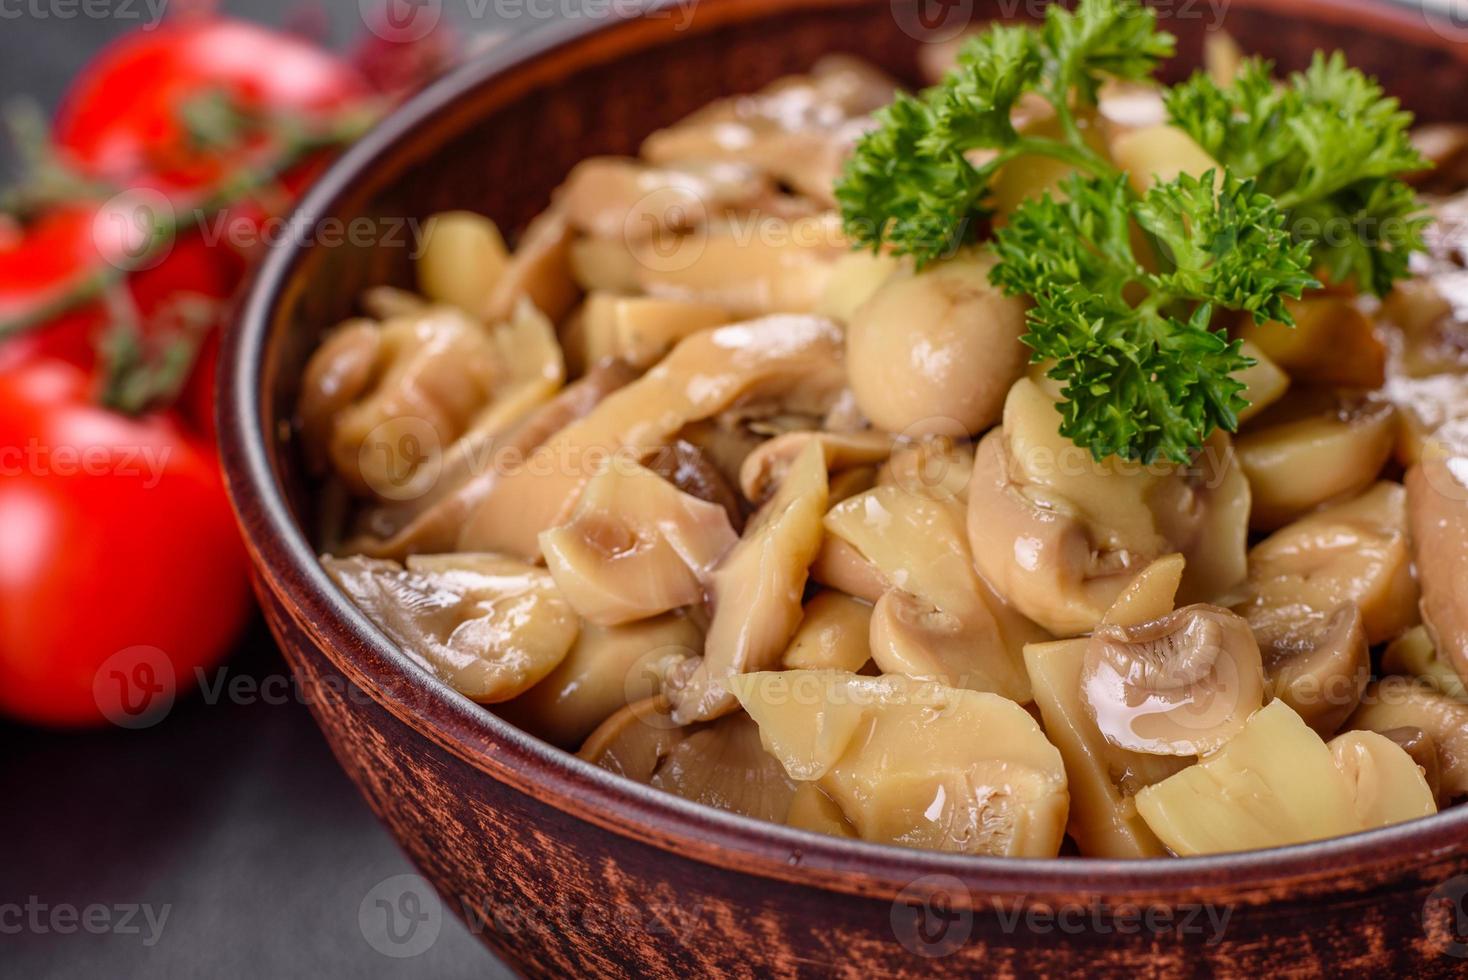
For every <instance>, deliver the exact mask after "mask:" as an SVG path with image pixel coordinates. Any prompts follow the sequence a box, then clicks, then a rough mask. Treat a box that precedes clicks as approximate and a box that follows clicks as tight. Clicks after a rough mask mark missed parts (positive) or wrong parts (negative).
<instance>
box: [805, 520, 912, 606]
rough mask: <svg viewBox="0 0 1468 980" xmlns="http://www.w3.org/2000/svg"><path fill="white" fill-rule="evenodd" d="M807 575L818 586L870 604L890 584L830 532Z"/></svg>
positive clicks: (845, 543)
mask: <svg viewBox="0 0 1468 980" xmlns="http://www.w3.org/2000/svg"><path fill="white" fill-rule="evenodd" d="M847 499H848V500H849V499H850V498H847ZM810 575H811V578H813V579H815V581H817V582H819V583H820V584H821V585H824V586H826V587H828V588H832V589H835V590H837V591H838V592H845V593H847V594H848V595H853V596H856V597H857V598H859V599H862V600H864V601H866V602H869V603H875V602H876V601H877V600H878V599H880V598H882V595H883V594H884V593H885V592H886V591H887V590H888V589H890V588H892V583H890V582H888V581H887V579H886V578H884V577H883V576H882V573H881V572H880V571H879V570H878V569H877V566H875V565H873V564H872V563H871V562H870V561H868V560H867V559H866V558H865V556H863V555H862V553H861V552H860V551H858V550H856V548H854V547H853V546H852V545H850V544H849V543H847V542H846V541H843V540H842V539H841V538H838V537H834V536H832V535H829V534H828V535H826V538H825V540H824V541H822V542H821V550H820V551H819V552H817V553H816V559H815V561H813V562H812V563H811V566H810Z"/></svg>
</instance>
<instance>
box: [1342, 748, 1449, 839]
mask: <svg viewBox="0 0 1468 980" xmlns="http://www.w3.org/2000/svg"><path fill="white" fill-rule="evenodd" d="M1330 754H1331V756H1332V758H1334V760H1335V764H1336V768H1338V769H1339V770H1340V771H1341V773H1342V774H1343V775H1344V776H1345V777H1346V783H1347V785H1349V786H1350V789H1351V799H1352V802H1353V803H1354V804H1355V813H1356V819H1357V821H1358V822H1359V823H1360V824H1361V829H1363V830H1371V829H1373V828H1376V827H1386V826H1390V825H1391V824H1394V823H1403V822H1405V821H1407V820H1415V819H1417V818H1418V817H1430V816H1432V815H1433V814H1434V813H1436V812H1437V802H1436V800H1435V799H1434V798H1433V795H1432V788H1431V787H1430V786H1428V784H1427V777H1426V776H1425V775H1424V773H1423V772H1422V770H1421V769H1420V768H1419V767H1418V765H1417V763H1416V762H1414V761H1413V760H1412V757H1411V756H1410V755H1408V754H1407V752H1406V750H1405V749H1403V748H1402V747H1401V746H1400V745H1398V744H1397V743H1396V742H1393V741H1392V740H1391V739H1389V738H1385V737H1383V736H1381V735H1378V734H1377V733H1376V732H1346V733H1345V734H1344V735H1339V736H1337V737H1335V738H1333V739H1331V740H1330Z"/></svg>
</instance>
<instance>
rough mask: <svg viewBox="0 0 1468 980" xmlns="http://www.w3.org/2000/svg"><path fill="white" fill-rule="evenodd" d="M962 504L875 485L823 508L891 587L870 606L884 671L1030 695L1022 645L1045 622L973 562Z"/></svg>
mask: <svg viewBox="0 0 1468 980" xmlns="http://www.w3.org/2000/svg"><path fill="white" fill-rule="evenodd" d="M963 522H964V515H963V509H962V506H961V505H960V504H958V503H957V502H953V501H948V502H944V501H937V500H933V499H931V498H928V497H922V496H919V495H917V494H912V493H907V492H905V491H903V490H901V489H899V488H897V487H893V486H887V487H875V488H873V489H872V490H869V491H867V492H866V493H863V494H859V495H857V496H855V497H852V498H851V499H849V500H845V501H842V502H841V503H840V504H838V505H836V506H835V507H833V508H832V509H831V512H830V513H829V514H827V515H826V519H825V524H826V531H827V532H828V534H829V535H830V536H832V537H834V538H839V539H841V540H842V541H845V542H846V543H847V544H849V545H851V546H852V547H853V548H854V549H855V550H856V551H857V552H858V554H859V555H861V556H862V557H863V558H865V559H866V560H867V561H868V562H870V563H871V565H872V566H873V567H874V568H875V569H876V571H877V573H878V574H879V575H880V576H881V578H882V580H884V581H885V582H887V583H890V587H889V588H888V589H887V590H886V591H885V592H884V594H882V595H881V597H880V598H879V599H878V600H877V603H876V606H875V608H873V610H872V627H871V643H872V659H873V660H875V661H876V663H877V666H878V667H880V668H881V669H882V670H883V671H884V672H888V673H902V674H908V675H910V676H913V677H928V678H934V679H938V680H941V681H942V682H943V683H944V684H947V685H948V686H951V687H963V688H969V689H972V690H977V691H992V692H994V693H996V694H1002V695H1003V696H1005V697H1008V698H1012V699H1014V700H1015V701H1019V702H1021V703H1024V702H1027V701H1029V700H1030V689H1029V680H1028V678H1027V677H1026V676H1025V671H1024V664H1023V663H1022V659H1021V658H1022V657H1023V650H1024V645H1025V644H1026V643H1029V642H1032V641H1035V640H1038V639H1044V638H1045V636H1044V634H1043V632H1042V631H1041V630H1039V629H1038V628H1037V627H1035V626H1034V624H1032V623H1030V622H1028V621H1027V620H1025V619H1024V618H1023V617H1022V616H1020V615H1019V614H1018V613H1016V612H1015V611H1014V610H1012V609H1009V608H1008V607H1007V606H1006V605H1005V604H1004V603H1003V602H1002V601H1000V600H999V598H998V597H997V596H995V594H994V592H993V591H992V590H991V589H990V588H989V587H988V585H987V583H985V582H984V580H983V579H981V578H980V577H979V575H978V574H977V573H976V572H975V571H974V563H973V557H972V556H971V555H970V554H969V551H968V547H967V542H966V540H965V535H964V527H963Z"/></svg>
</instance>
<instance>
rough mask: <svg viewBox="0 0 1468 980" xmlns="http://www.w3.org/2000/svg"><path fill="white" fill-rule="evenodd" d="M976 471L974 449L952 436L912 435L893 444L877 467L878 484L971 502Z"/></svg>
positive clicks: (940, 498) (943, 498) (941, 498)
mask: <svg viewBox="0 0 1468 980" xmlns="http://www.w3.org/2000/svg"><path fill="white" fill-rule="evenodd" d="M973 473H974V450H973V447H972V446H971V445H969V444H968V443H967V442H959V441H956V440H955V439H953V438H952V437H950V436H946V435H941V436H927V437H925V438H921V439H908V440H904V441H902V442H900V443H898V444H897V445H896V446H894V447H893V448H892V455H891V457H890V458H889V459H888V460H887V462H886V463H884V464H882V468H881V469H880V470H878V471H877V479H876V482H877V485H878V486H884V487H885V486H895V487H899V488H901V489H902V490H905V491H906V492H908V493H916V494H920V495H922V496H925V497H931V498H932V499H934V500H938V501H949V500H952V501H957V502H958V503H961V504H962V503H967V502H968V485H969V481H970V480H971V479H972V478H973Z"/></svg>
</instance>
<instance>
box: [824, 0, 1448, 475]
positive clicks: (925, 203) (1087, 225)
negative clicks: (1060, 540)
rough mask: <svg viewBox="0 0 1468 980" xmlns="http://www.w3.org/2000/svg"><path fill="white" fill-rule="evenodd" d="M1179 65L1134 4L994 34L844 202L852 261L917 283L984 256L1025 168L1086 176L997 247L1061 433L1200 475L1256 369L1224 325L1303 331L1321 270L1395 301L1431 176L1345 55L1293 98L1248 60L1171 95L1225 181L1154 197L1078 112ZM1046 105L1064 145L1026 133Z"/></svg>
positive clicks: (1301, 83)
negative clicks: (888, 260) (1015, 173)
mask: <svg viewBox="0 0 1468 980" xmlns="http://www.w3.org/2000/svg"><path fill="white" fill-rule="evenodd" d="M1173 46H1174V41H1173V38H1172V37H1171V35H1169V34H1166V33H1164V32H1161V31H1159V30H1158V29H1157V22H1156V17H1155V15H1154V14H1153V13H1152V12H1151V11H1150V10H1147V9H1146V8H1144V7H1142V6H1141V5H1140V4H1139V3H1137V2H1136V0H1081V2H1080V4H1079V5H1078V6H1077V8H1076V10H1075V11H1074V12H1069V11H1067V10H1065V9H1064V8H1062V7H1060V6H1059V5H1052V6H1051V7H1049V8H1047V11H1046V19H1045V23H1044V25H1043V26H1042V27H1040V28H1038V29H1035V28H1026V27H1015V26H999V27H994V28H991V29H990V30H989V31H987V32H986V33H985V34H983V35H981V36H979V37H977V38H975V39H974V40H972V41H970V42H969V44H968V45H967V46H966V48H965V49H964V51H963V52H962V53H961V55H960V56H959V60H958V65H957V66H956V68H955V69H954V70H953V72H952V73H951V74H950V75H949V76H948V77H947V78H946V79H945V80H944V81H943V82H942V83H941V84H939V85H937V86H935V87H934V88H931V89H928V90H927V91H925V92H923V93H922V94H921V95H919V96H916V97H913V96H901V97H899V98H898V100H897V101H896V102H894V103H893V104H892V105H891V106H889V107H888V108H887V109H886V110H884V111H883V112H881V113H879V114H878V125H877V127H876V128H875V129H874V130H873V131H871V132H870V133H868V134H867V135H866V136H865V137H864V138H863V139H862V140H861V141H859V143H858V144H857V146H856V148H855V151H854V153H853V155H852V157H851V159H850V160H849V161H848V162H847V166H846V169H845V171H844V173H843V176H842V179H841V181H840V182H839V183H838V185H837V188H836V197H837V200H838V201H839V203H840V205H841V211H842V217H843V220H844V224H845V227H846V230H847V234H848V235H849V236H850V237H851V238H852V240H853V241H855V242H856V243H857V244H858V245H859V246H864V247H868V248H871V249H873V250H878V251H880V250H883V249H885V250H888V251H890V252H892V253H894V254H898V255H910V256H912V257H913V260H914V262H915V264H916V265H917V266H919V267H921V266H922V265H923V264H924V263H926V262H929V261H932V260H934V259H937V258H941V257H943V256H944V255H947V254H950V253H951V252H952V250H953V249H955V248H956V247H957V246H959V245H961V244H963V243H964V242H966V241H969V240H971V239H973V238H974V237H976V235H977V232H978V230H979V229H980V227H982V222H981V221H979V220H976V219H982V218H984V217H985V216H987V215H988V214H990V213H991V211H992V208H991V204H990V186H991V184H992V182H993V180H994V177H995V175H996V174H997V173H998V171H999V170H1000V168H1002V167H1004V166H1006V165H1007V164H1010V163H1013V162H1014V161H1015V160H1017V159H1019V158H1021V157H1025V156H1029V155H1036V156H1046V157H1051V158H1054V159H1058V160H1061V161H1064V162H1066V163H1068V164H1070V165H1071V166H1072V168H1073V169H1074V171H1075V173H1074V175H1073V176H1071V177H1070V178H1068V179H1067V180H1066V181H1065V182H1064V183H1063V184H1062V185H1061V186H1060V187H1059V188H1058V192H1059V196H1058V197H1057V196H1051V195H1046V196H1044V197H1042V198H1041V199H1039V200H1031V201H1028V202H1026V203H1024V204H1022V205H1021V206H1020V207H1019V208H1018V209H1017V210H1016V211H1015V212H1014V213H1013V214H1011V215H1010V216H1009V217H1008V221H1007V223H1006V224H1005V225H1004V227H1002V228H1001V229H999V231H998V232H997V233H996V235H995V242H994V247H995V251H996V252H997V253H998V256H999V260H1000V261H999V262H998V264H997V265H996V266H995V268H994V271H993V280H994V282H995V283H996V284H997V285H999V286H1000V287H1002V288H1003V289H1005V290H1006V291H1007V292H1010V293H1012V294H1022V295H1026V296H1029V297H1031V298H1032V299H1033V301H1034V306H1033V308H1032V310H1031V312H1030V315H1029V330H1028V333H1027V335H1026V337H1025V342H1026V343H1027V344H1029V346H1030V347H1031V348H1032V349H1033V351H1034V356H1033V360H1034V361H1035V362H1037V363H1039V362H1049V363H1051V367H1050V370H1049V374H1050V377H1052V378H1055V379H1057V380H1059V381H1061V382H1062V383H1063V387H1062V396H1063V400H1062V403H1061V405H1060V406H1059V407H1060V409H1061V414H1062V419H1063V422H1062V427H1061V431H1062V433H1063V434H1064V435H1066V436H1067V437H1068V438H1070V439H1071V440H1072V441H1074V442H1075V443H1076V444H1078V445H1081V446H1085V447H1087V448H1088V449H1090V451H1091V452H1092V454H1093V455H1095V456H1096V457H1097V458H1098V459H1099V458H1103V457H1105V456H1108V455H1112V454H1116V455H1120V456H1124V457H1127V458H1132V459H1142V460H1146V461H1148V462H1151V461H1153V460H1156V459H1159V458H1163V459H1169V460H1175V461H1178V462H1184V461H1187V460H1188V459H1190V458H1191V456H1192V454H1193V453H1195V452H1196V451H1197V449H1198V448H1199V447H1200V446H1201V445H1202V444H1203V441H1204V440H1205V439H1206V438H1208V436H1209V435H1210V434H1211V433H1212V432H1213V431H1214V430H1215V429H1218V428H1223V429H1225V430H1228V431H1233V430H1235V429H1236V428H1237V426H1238V413H1239V411H1240V410H1241V409H1243V408H1244V407H1245V406H1246V405H1247V402H1246V401H1245V400H1244V399H1243V397H1242V395H1241V392H1242V390H1243V385H1242V384H1241V383H1240V382H1239V381H1238V379H1237V378H1236V377H1235V375H1236V374H1237V373H1238V372H1239V371H1240V370H1242V369H1243V368H1245V367H1248V366H1249V365H1250V364H1251V363H1252V362H1251V361H1250V360H1249V359H1248V358H1247V357H1245V356H1244V355H1243V354H1242V353H1241V351H1240V349H1239V344H1238V342H1236V341H1231V340H1230V339H1229V337H1228V334H1227V333H1226V331H1224V330H1222V329H1214V315H1215V312H1216V311H1218V310H1234V311H1245V312H1247V313H1249V314H1250V315H1252V316H1253V317H1254V319H1255V320H1257V321H1263V320H1275V321H1279V322H1282V323H1285V324H1291V323H1292V322H1293V321H1292V319H1291V317H1290V313H1289V309H1288V307H1287V306H1286V304H1285V300H1286V299H1287V298H1298V297H1299V296H1300V295H1301V293H1302V291H1303V290H1305V289H1308V288H1311V287H1313V286H1316V285H1318V283H1317V282H1316V281H1315V280H1314V279H1313V278H1312V276H1311V274H1310V270H1311V269H1313V268H1320V269H1322V270H1324V272H1325V274H1327V275H1328V276H1329V277H1330V278H1331V279H1332V280H1335V281H1342V282H1343V281H1346V280H1347V279H1349V278H1352V277H1354V278H1355V279H1356V281H1357V282H1359V283H1361V284H1362V286H1363V287H1365V288H1369V289H1373V290H1375V291H1377V292H1382V291H1385V290H1386V289H1388V288H1390V286H1391V283H1392V282H1393V281H1394V280H1395V279H1397V278H1400V277H1401V276H1402V275H1404V274H1405V271H1406V263H1407V258H1408V256H1409V255H1410V254H1411V252H1412V251H1414V250H1416V249H1418V248H1420V247H1421V232H1422V222H1421V219H1420V218H1419V217H1418V216H1417V205H1416V201H1415V198H1414V197H1413V195H1412V193H1411V191H1410V189H1408V188H1407V186H1406V185H1405V184H1404V183H1402V181H1401V180H1400V179H1399V177H1398V175H1399V174H1400V173H1401V172H1403V171H1407V170H1415V169H1419V168H1420V167H1421V166H1422V160H1421V158H1420V157H1419V156H1418V155H1417V153H1416V151H1415V150H1413V149H1412V147H1411V144H1410V142H1409V141H1408V139H1407V135H1406V133H1407V127H1408V126H1409V125H1410V121H1411V117H1410V116H1409V115H1408V114H1406V113H1404V112H1402V111H1401V110H1400V108H1399V107H1398V105H1397V103H1396V102H1395V101H1394V100H1391V99H1388V98H1386V97H1385V96H1384V95H1383V93H1382V92H1381V89H1380V88H1379V87H1378V86H1377V85H1376V84H1375V83H1374V82H1372V81H1370V80H1369V79H1367V78H1366V77H1365V76H1364V75H1361V74H1360V73H1359V72H1356V71H1354V70H1352V69H1350V68H1349V67H1347V66H1346V64H1345V61H1344V60H1343V59H1342V58H1341V57H1340V56H1339V55H1336V56H1333V57H1329V58H1327V57H1324V56H1321V57H1317V59H1316V60H1315V63H1314V64H1313V65H1312V66H1311V68H1310V69H1309V70H1308V71H1305V72H1301V73H1299V74H1297V75H1295V76H1293V77H1292V78H1291V79H1290V80H1289V82H1288V84H1286V85H1284V86H1277V85H1276V84H1275V83H1274V81H1273V80H1272V79H1271V78H1270V76H1269V66H1268V65H1266V64H1264V63H1262V62H1250V63H1248V64H1246V66H1245V69H1244V71H1243V72H1242V73H1241V74H1240V76H1239V78H1238V80H1237V82H1236V83H1235V84H1234V85H1233V86H1231V87H1227V88H1225V87H1220V86H1218V85H1216V84H1214V83H1212V82H1211V81H1209V80H1208V79H1207V77H1206V76H1202V75H1199V76H1195V77H1194V78H1193V79H1192V80H1190V81H1189V82H1188V83H1186V84H1185V85H1183V86H1180V87H1178V88H1177V89H1175V90H1172V91H1171V92H1168V93H1166V101H1167V105H1168V109H1169V112H1170V113H1171V116H1172V119H1173V121H1174V124H1175V125H1177V126H1178V127H1179V128H1181V129H1183V130H1184V131H1185V132H1187V133H1188V134H1189V135H1191V136H1192V137H1193V138H1194V139H1195V140H1196V141H1197V142H1198V143H1199V144H1200V145H1201V146H1202V147H1203V148H1204V149H1205V150H1207V151H1208V152H1209V153H1210V154H1211V155H1212V156H1213V157H1214V159H1216V160H1218V161H1219V163H1220V164H1221V168H1220V170H1218V171H1210V172H1209V173H1208V174H1206V175H1203V176H1202V177H1196V178H1195V177H1190V176H1187V175H1183V176H1180V177H1178V178H1176V179H1174V180H1172V181H1168V182H1164V183H1161V184H1159V185H1158V186H1155V187H1153V188H1152V189H1151V190H1149V191H1148V192H1147V193H1145V194H1138V193H1137V192H1136V191H1135V190H1134V189H1133V187H1132V185H1131V183H1130V182H1129V181H1128V180H1127V178H1126V175H1124V174H1122V173H1121V172H1120V171H1119V170H1118V169H1117V168H1116V166H1115V165H1114V164H1112V163H1111V161H1109V160H1108V159H1106V158H1105V157H1104V156H1103V155H1102V154H1101V153H1098V152H1097V151H1096V150H1095V149H1094V148H1093V147H1092V146H1091V145H1090V144H1089V143H1088V142H1087V141H1086V140H1085V139H1084V138H1083V135H1082V133H1081V130H1080V127H1079V125H1078V124H1077V116H1076V113H1077V112H1078V111H1082V110H1084V109H1086V108H1089V107H1092V106H1094V105H1095V104H1096V100H1097V96H1098V92H1099V90H1100V87H1101V85H1102V83H1103V82H1104V81H1105V80H1107V79H1122V80H1142V79H1146V78H1149V77H1150V76H1151V75H1152V74H1153V72H1154V71H1155V70H1156V68H1157V67H1158V65H1159V64H1160V63H1161V62H1162V60H1164V59H1166V58H1168V57H1170V56H1171V55H1172V53H1173ZM1034 97H1038V98H1041V99H1043V100H1044V101H1045V102H1047V103H1049V105H1050V107H1051V109H1052V110H1053V111H1054V113H1055V122H1056V124H1057V125H1056V126H1055V127H1053V129H1054V131H1056V132H1058V134H1059V135H1058V137H1050V136H1042V135H1035V134H1031V133H1025V132H1021V131H1019V130H1018V129H1017V128H1016V127H1015V125H1014V123H1013V118H1014V111H1015V108H1016V106H1017V105H1018V104H1019V103H1020V101H1021V100H1022V99H1025V98H1034ZM1311 229H1319V231H1318V232H1312V231H1311ZM1326 232H1330V233H1329V234H1327V233H1326ZM1139 251H1140V254H1139Z"/></svg>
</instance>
